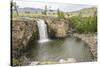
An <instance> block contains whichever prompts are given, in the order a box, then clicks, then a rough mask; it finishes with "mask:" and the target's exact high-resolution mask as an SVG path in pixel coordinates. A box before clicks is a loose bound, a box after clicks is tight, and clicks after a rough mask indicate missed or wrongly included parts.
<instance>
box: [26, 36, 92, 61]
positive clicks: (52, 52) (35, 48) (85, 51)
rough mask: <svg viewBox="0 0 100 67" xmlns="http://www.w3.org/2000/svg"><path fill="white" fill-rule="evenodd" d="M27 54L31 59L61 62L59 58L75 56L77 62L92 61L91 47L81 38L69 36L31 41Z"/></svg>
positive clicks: (65, 58)
mask: <svg viewBox="0 0 100 67" xmlns="http://www.w3.org/2000/svg"><path fill="white" fill-rule="evenodd" d="M30 46H31V48H30V49H28V51H27V56H28V57H30V58H31V61H40V62H48V61H50V62H59V60H61V59H64V60H67V59H68V58H74V59H75V60H76V61H77V62H88V61H92V54H91V52H90V50H89V47H88V45H87V44H86V43H84V42H83V41H82V40H81V39H79V38H76V37H73V36H68V37H67V38H65V39H60V40H57V39H56V40H51V41H48V42H44V43H38V42H37V43H34V42H31V44H30Z"/></svg>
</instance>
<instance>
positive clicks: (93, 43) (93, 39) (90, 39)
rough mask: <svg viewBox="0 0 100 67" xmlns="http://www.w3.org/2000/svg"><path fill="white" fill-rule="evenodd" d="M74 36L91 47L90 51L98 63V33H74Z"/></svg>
mask: <svg viewBox="0 0 100 67" xmlns="http://www.w3.org/2000/svg"><path fill="white" fill-rule="evenodd" d="M73 36H75V37H78V38H80V39H82V40H83V41H84V42H86V43H87V44H88V45H89V47H90V51H91V52H92V54H93V56H94V61H96V60H97V34H96V33H88V34H78V33H74V34H73Z"/></svg>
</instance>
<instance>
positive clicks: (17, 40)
mask: <svg viewBox="0 0 100 67" xmlns="http://www.w3.org/2000/svg"><path fill="white" fill-rule="evenodd" d="M36 32H37V28H36V22H35V21H34V20H33V19H24V18H16V19H13V20H12V48H13V49H16V48H22V47H25V46H27V43H28V41H29V39H30V38H31V37H33V38H34V36H35V35H36V34H35V33H36Z"/></svg>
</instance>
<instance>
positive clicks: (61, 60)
mask: <svg viewBox="0 0 100 67" xmlns="http://www.w3.org/2000/svg"><path fill="white" fill-rule="evenodd" d="M75 62H77V61H76V59H74V58H68V59H67V60H65V59H60V60H59V63H75Z"/></svg>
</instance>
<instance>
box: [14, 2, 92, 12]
mask: <svg viewBox="0 0 100 67" xmlns="http://www.w3.org/2000/svg"><path fill="white" fill-rule="evenodd" d="M13 1H14V2H16V4H17V5H18V6H19V7H20V8H23V7H31V8H42V9H44V6H45V5H47V8H48V9H52V10H57V9H58V8H59V9H60V10H62V11H68V12H69V11H76V10H80V9H82V8H88V7H94V5H82V4H69V3H55V2H43V1H42V2H39V1H33V0H13Z"/></svg>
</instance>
